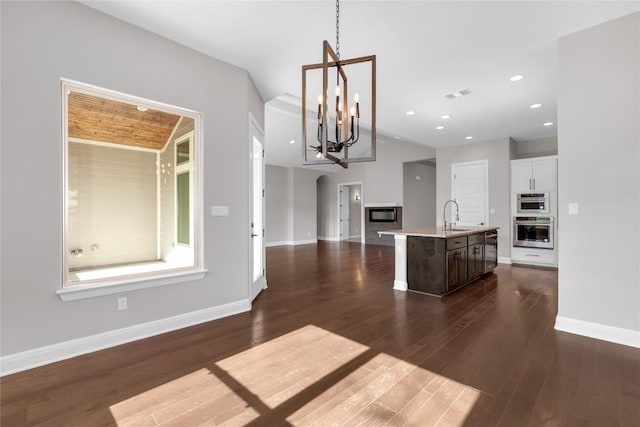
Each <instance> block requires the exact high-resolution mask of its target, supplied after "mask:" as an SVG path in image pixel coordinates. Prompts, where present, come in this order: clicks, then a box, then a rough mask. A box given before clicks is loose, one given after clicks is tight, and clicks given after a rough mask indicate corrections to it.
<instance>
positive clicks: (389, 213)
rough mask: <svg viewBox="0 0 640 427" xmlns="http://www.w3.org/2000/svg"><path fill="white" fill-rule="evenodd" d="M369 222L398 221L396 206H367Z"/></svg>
mask: <svg viewBox="0 0 640 427" xmlns="http://www.w3.org/2000/svg"><path fill="white" fill-rule="evenodd" d="M369 222H398V208H369Z"/></svg>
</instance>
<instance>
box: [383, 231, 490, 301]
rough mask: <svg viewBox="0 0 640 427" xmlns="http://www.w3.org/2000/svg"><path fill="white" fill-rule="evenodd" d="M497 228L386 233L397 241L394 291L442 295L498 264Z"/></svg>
mask: <svg viewBox="0 0 640 427" xmlns="http://www.w3.org/2000/svg"><path fill="white" fill-rule="evenodd" d="M497 230H498V227H453V228H452V229H449V228H447V229H446V231H445V230H443V228H442V227H426V228H416V229H406V230H393V231H383V232H380V233H381V234H391V235H393V236H394V240H395V261H396V262H395V279H394V283H393V288H394V289H396V290H399V291H407V290H411V291H418V292H423V293H427V294H430V295H437V296H442V295H446V294H448V293H451V292H453V291H455V290H457V289H460V288H461V287H463V286H465V285H468V284H470V283H472V282H473V281H475V280H477V279H478V278H480V277H481V276H482V275H483V274H486V273H490V272H492V271H493V268H495V266H496V265H497V254H498V246H497V245H498V243H497Z"/></svg>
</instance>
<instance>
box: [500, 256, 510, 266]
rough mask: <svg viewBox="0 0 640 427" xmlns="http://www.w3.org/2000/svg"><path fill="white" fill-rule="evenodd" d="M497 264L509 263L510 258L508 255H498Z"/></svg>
mask: <svg viewBox="0 0 640 427" xmlns="http://www.w3.org/2000/svg"><path fill="white" fill-rule="evenodd" d="M498 264H511V258H510V257H508V256H499V257H498Z"/></svg>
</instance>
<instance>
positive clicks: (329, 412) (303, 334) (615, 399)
mask: <svg viewBox="0 0 640 427" xmlns="http://www.w3.org/2000/svg"><path fill="white" fill-rule="evenodd" d="M393 255H394V248H393V247H384V246H361V245H360V244H356V243H349V242H344V243H319V244H318V245H317V246H316V245H303V246H296V247H274V248H269V249H267V267H268V268H267V279H268V284H269V288H268V289H267V290H265V291H264V292H262V294H261V295H260V296H259V297H258V298H257V299H256V301H255V302H254V307H253V310H252V311H251V312H250V313H245V314H240V315H236V316H232V317H228V318H225V319H221V320H217V321H213V322H208V323H205V324H201V325H197V326H194V327H190V328H187V329H182V330H179V331H175V332H171V333H167V334H163V335H161V336H156V337H152V338H148V339H145V340H141V341H137V342H134V343H130V344H126V345H122V346H119V347H115V348H111V349H107V350H103V351H100V352H96V353H92V354H89V355H84V356H80V357H76V358H74V359H70V360H66V361H62V362H58V363H54V364H51V365H48V366H44V367H41V368H36V369H32V370H30V371H26V372H22V373H18V374H14V375H9V376H6V377H4V378H2V380H1V383H0V386H1V403H2V406H1V411H2V412H1V418H0V419H1V425H2V426H7V427H9V426H25V425H30V426H35V425H46V426H83V427H84V426H92V427H93V426H114V425H117V426H155V425H162V426H218V425H251V426H280V425H304V426H306V425H318V426H325V425H349V426H355V425H363V426H373V425H391V426H396V425H411V426H420V427H422V426H430V425H437V426H463V425H464V426H539V425H545V426H565V425H566V426H607V427H608V426H638V425H640V350H639V349H633V348H630V347H625V346H621V345H616V344H611V343H607V342H602V341H598V340H593V339H589V338H584V337H580V336H575V335H570V334H566V333H562V332H557V331H555V330H554V329H553V324H554V320H555V315H556V310H557V290H556V286H557V272H556V271H553V270H544V269H534V268H526V267H515V266H505V265H500V266H499V267H498V268H497V269H496V271H495V274H493V275H490V276H488V277H485V278H484V279H482V280H480V281H479V282H476V283H475V284H472V285H470V286H468V287H466V288H464V289H462V290H460V291H459V292H456V293H454V294H452V295H450V296H447V297H444V298H441V299H439V298H435V297H430V296H426V295H422V294H417V293H411V292H409V293H405V292H396V291H393V290H392V283H393V271H394V260H393Z"/></svg>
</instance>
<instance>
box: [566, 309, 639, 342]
mask: <svg viewBox="0 0 640 427" xmlns="http://www.w3.org/2000/svg"><path fill="white" fill-rule="evenodd" d="M554 328H555V330H557V331H562V332H568V333H570V334H576V335H582V336H585V337H589V338H595V339H598V340H603V341H609V342H613V343H616V344H622V345H627V346H630V347H636V348H640V331H635V330H633V329H624V328H618V327H615V326H609V325H603V324H600V323H592V322H585V321H584V320H578V319H571V318H568V317H562V316H557V317H556V324H555V326H554Z"/></svg>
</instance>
